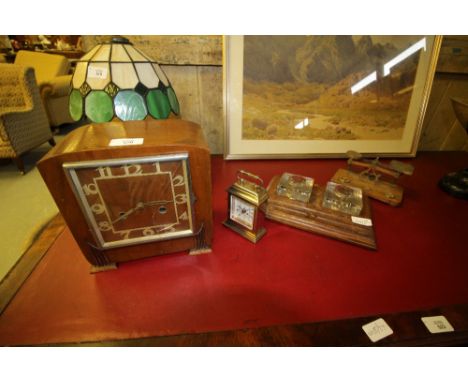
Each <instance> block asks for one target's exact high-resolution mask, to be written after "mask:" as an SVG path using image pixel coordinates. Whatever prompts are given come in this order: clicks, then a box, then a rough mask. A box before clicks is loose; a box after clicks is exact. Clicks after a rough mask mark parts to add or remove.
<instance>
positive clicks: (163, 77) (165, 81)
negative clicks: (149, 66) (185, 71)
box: [153, 64, 169, 86]
mask: <svg viewBox="0 0 468 382" xmlns="http://www.w3.org/2000/svg"><path fill="white" fill-rule="evenodd" d="M153 68H154V70H155V71H156V74H157V76H158V77H159V79H160V80H161V82H162V83H163V84H164V85H166V86H169V80H168V79H167V77H166V75H165V74H164V72H163V71H162V69H161V68H160V67H159V65H158V64H153Z"/></svg>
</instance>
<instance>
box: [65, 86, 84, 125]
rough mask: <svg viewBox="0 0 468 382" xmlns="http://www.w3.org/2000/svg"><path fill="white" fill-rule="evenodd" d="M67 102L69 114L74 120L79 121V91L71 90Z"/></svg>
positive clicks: (80, 110) (80, 107)
mask: <svg viewBox="0 0 468 382" xmlns="http://www.w3.org/2000/svg"><path fill="white" fill-rule="evenodd" d="M68 102H69V103H68V109H69V111H70V116H71V117H72V118H73V120H74V121H79V120H80V119H81V117H82V116H83V98H81V93H80V91H79V90H73V91H72V92H71V93H70V98H69V101H68Z"/></svg>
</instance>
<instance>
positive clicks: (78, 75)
mask: <svg viewBox="0 0 468 382" xmlns="http://www.w3.org/2000/svg"><path fill="white" fill-rule="evenodd" d="M87 68H88V63H87V62H78V63H77V64H76V68H75V72H74V73H73V80H72V84H73V87H74V88H75V89H78V88H79V87H80V86H81V85H82V84H83V82H84V81H85V79H86V70H87Z"/></svg>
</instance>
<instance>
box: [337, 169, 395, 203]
mask: <svg viewBox="0 0 468 382" xmlns="http://www.w3.org/2000/svg"><path fill="white" fill-rule="evenodd" d="M331 181H332V182H335V183H341V184H346V185H348V186H352V187H358V188H360V189H362V191H363V192H364V193H365V194H367V195H369V196H370V197H371V198H374V199H377V200H380V201H381V202H384V203H387V204H390V205H391V206H394V207H395V206H398V205H399V204H400V203H401V201H402V200H403V188H402V187H401V186H399V185H398V184H395V183H391V182H387V181H385V180H382V179H379V180H378V181H374V180H372V179H369V178H368V177H367V176H365V175H362V174H360V173H356V172H354V171H352V170H348V169H344V168H340V169H339V170H338V171H337V172H336V173H335V175H333V177H332V178H331Z"/></svg>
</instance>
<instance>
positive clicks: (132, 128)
mask: <svg viewBox="0 0 468 382" xmlns="http://www.w3.org/2000/svg"><path fill="white" fill-rule="evenodd" d="M210 167H211V166H210V153H209V149H208V146H207V144H206V142H205V140H204V137H203V132H202V130H201V128H200V126H199V125H197V124H194V123H191V122H187V121H183V120H147V121H131V122H108V123H99V124H90V125H87V126H83V127H80V128H78V129H76V130H74V131H72V132H71V133H70V134H68V135H67V136H66V137H65V139H64V140H63V141H62V142H61V144H59V145H57V146H56V147H55V148H54V149H52V150H51V151H50V152H49V153H48V154H47V155H46V156H45V157H44V158H43V159H42V160H41V161H40V162H39V163H38V168H39V171H40V173H41V175H42V177H43V179H44V181H45V183H46V184H47V187H48V188H49V191H50V193H51V194H52V196H53V198H54V200H55V202H56V204H57V206H58V208H59V210H60V212H61V214H62V216H63V218H64V220H65V221H66V223H67V225H68V227H69V229H70V231H71V233H72V234H73V236H74V238H75V240H76V242H77V243H78V245H79V247H80V249H81V251H82V252H83V254H84V256H85V257H86V259H87V260H88V261H89V262H90V263H91V264H92V265H93V266H95V267H98V268H97V269H100V268H99V267H101V268H105V267H109V266H112V265H114V264H116V263H120V262H124V261H129V260H134V259H140V258H144V257H149V256H154V255H161V254H165V253H171V252H178V251H184V250H191V252H192V253H198V252H205V251H209V248H210V245H211V241H212V231H213V218H212V208H211V173H210Z"/></svg>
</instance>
